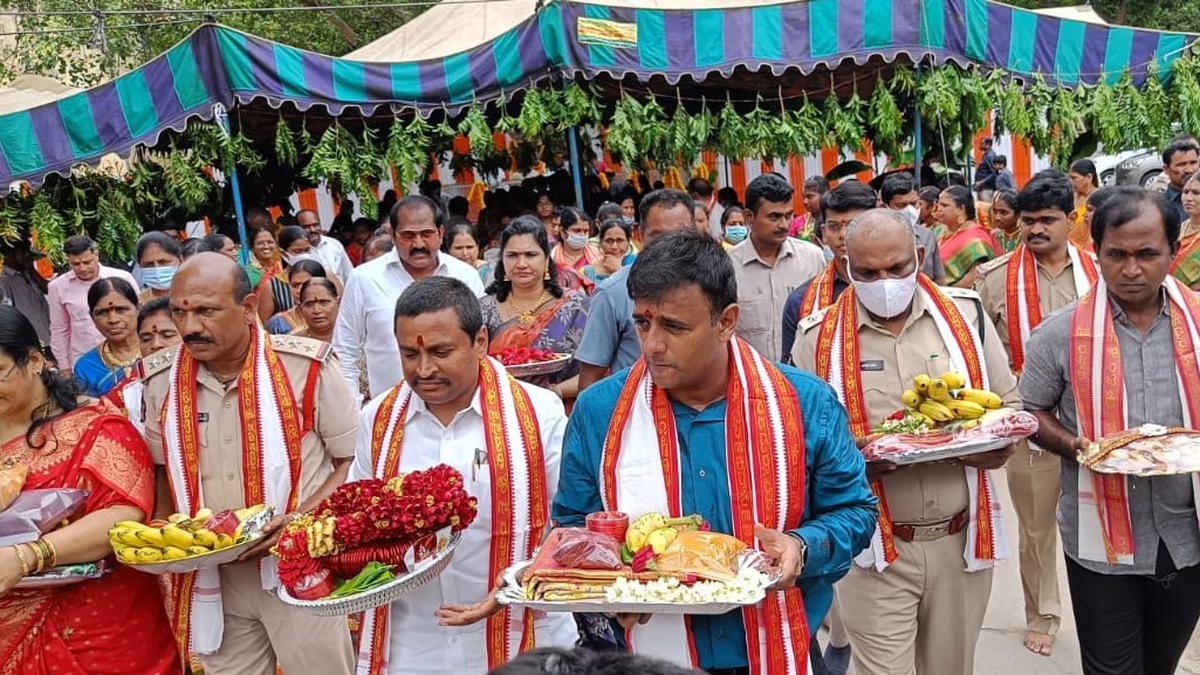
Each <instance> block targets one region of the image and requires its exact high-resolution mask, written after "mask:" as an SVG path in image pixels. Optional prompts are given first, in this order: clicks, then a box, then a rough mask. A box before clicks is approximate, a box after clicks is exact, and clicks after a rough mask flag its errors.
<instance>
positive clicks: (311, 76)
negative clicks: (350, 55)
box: [300, 52, 337, 102]
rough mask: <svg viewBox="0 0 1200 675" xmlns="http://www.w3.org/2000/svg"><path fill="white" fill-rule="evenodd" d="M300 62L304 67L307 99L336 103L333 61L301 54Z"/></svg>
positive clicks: (318, 56)
mask: <svg viewBox="0 0 1200 675" xmlns="http://www.w3.org/2000/svg"><path fill="white" fill-rule="evenodd" d="M300 62H301V63H302V64H303V67H304V84H305V86H306V87H307V88H308V97H309V98H311V99H316V100H324V101H332V102H336V101H337V97H336V96H334V94H333V60H332V59H330V58H329V57H327V56H321V55H320V54H313V53H312V52H301V54H300Z"/></svg>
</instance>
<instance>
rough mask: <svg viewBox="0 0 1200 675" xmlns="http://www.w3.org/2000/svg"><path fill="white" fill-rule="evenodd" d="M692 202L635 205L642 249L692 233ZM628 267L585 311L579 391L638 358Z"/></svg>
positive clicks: (652, 196) (654, 196)
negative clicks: (668, 236) (680, 233)
mask: <svg viewBox="0 0 1200 675" xmlns="http://www.w3.org/2000/svg"><path fill="white" fill-rule="evenodd" d="M695 211H696V209H695V206H694V205H693V202H692V198H691V197H689V196H687V194H686V193H684V192H681V191H679V190H670V189H666V190H655V191H654V192H651V193H649V194H647V195H646V196H645V197H643V198H642V202H641V203H640V204H639V205H638V220H639V222H640V223H641V224H642V241H643V242H644V243H646V244H647V245H648V244H649V243H650V242H652V241H654V238H655V237H659V236H661V235H664V234H666V233H668V232H675V231H676V230H686V229H691V228H694V227H695V226H696V225H695V221H694V218H695ZM629 269H630V268H629V266H628V265H626V266H625V267H622V268H621V269H619V270H617V272H616V273H615V274H613V275H612V276H611V277H609V278H608V279H605V280H604V282H603V283H601V284H600V286H599V288H597V289H596V294H595V295H593V296H592V300H591V303H590V305H589V307H588V320H587V325H586V326H585V327H584V329H583V338H581V339H580V342H579V347H578V348H577V349H576V350H575V360H576V361H578V362H579V391H583V390H584V389H587V388H588V386H590V385H591V384H593V383H595V382H596V381H598V380H599V379H600V378H602V377H604V376H605V374H607V373H615V372H617V371H618V370H621V369H622V368H628V367H629V366H631V365H633V362H634V361H637V360H638V357H640V356H641V355H642V347H641V345H640V344H638V338H637V333H636V332H635V331H634V329H633V319H632V318H631V317H632V316H633V302H632V301H631V300H630V299H629V291H628V290H627V289H626V287H625V284H626V282H628V281H629Z"/></svg>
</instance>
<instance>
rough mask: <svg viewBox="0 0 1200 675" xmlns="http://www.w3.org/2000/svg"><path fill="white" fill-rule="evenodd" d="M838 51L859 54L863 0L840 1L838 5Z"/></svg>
mask: <svg viewBox="0 0 1200 675" xmlns="http://www.w3.org/2000/svg"><path fill="white" fill-rule="evenodd" d="M838 4H839V7H838V21H837V23H838V25H837V32H838V51H840V52H842V53H843V54H845V53H848V52H849V53H853V52H860V51H862V49H863V11H864V8H863V0H842V2H840V3H838Z"/></svg>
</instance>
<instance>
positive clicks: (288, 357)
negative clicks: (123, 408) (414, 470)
mask: <svg viewBox="0 0 1200 675" xmlns="http://www.w3.org/2000/svg"><path fill="white" fill-rule="evenodd" d="M271 344H272V346H273V347H274V348H275V352H276V354H278V355H279V361H280V363H281V364H283V367H284V369H285V370H286V371H287V374H288V380H289V381H290V382H291V385H292V391H293V392H294V393H295V396H296V403H297V405H298V406H299V408H300V410H299V413H300V414H301V415H302V414H303V410H304V409H305V407H304V403H305V402H304V391H305V384H306V382H307V380H308V373H309V367H310V365H311V364H312V363H313V361H314V360H316V361H320V362H321V369H320V372H319V373H318V375H317V378H318V382H317V387H316V407H315V416H314V423H313V430H312V431H311V432H309V433H307V434H305V435H304V436H303V437H302V439H301V449H300V492H299V496H300V501H303V500H305V499H307V498H308V497H309V496H311V495H312V494H313V492H315V491H316V490H317V488H319V487H320V486H321V484H322V483H324V482H325V480H326V479H327V478H328V477H329V475H330V474H331V473H332V472H333V462H332V460H333V459H335V458H336V459H352V458H353V457H354V444H355V441H356V436H357V431H358V412H357V409H356V407H355V403H354V398H353V397H352V396H351V394H350V391H349V390H348V389H347V388H346V381H345V379H344V378H343V377H342V374H341V371H340V369H339V368H338V366H337V362H336V360H335V359H334V357H333V350H332V349H331V348H330V347H329V345H328V344H326V343H324V342H320V341H318V340H311V339H308V338H300V337H294V336H289V335H272V336H271ZM184 348H186V347H184ZM175 352H176V350H175V349H169V350H165V351H162V352H159V353H157V354H153V355H151V356H149V357H147V359H146V360H145V362H144V364H143V368H144V370H145V373H146V379H145V389H144V392H143V395H142V401H143V404H144V405H145V407H146V413H147V414H146V442H147V444H149V446H150V454H151V456H152V457H153V458H154V463H155V464H163V455H164V449H163V448H164V445H163V438H162V424H161V420H160V415H159V411H161V410H162V408H163V405H164V403H165V402H166V400H167V389H168V387H169V386H170V380H171V377H170V372H171V364H172V363H174V361H175ZM197 382H198V386H197V387H196V395H197V409H198V411H199V416H200V424H199V428H200V481H201V486H202V489H203V492H204V505H205V506H207V507H209V508H211V509H215V510H220V509H237V508H242V507H243V506H247V504H246V503H245V498H244V497H243V483H242V445H241V444H242V425H241V415H240V414H239V412H238V387H237V383H236V381H235V382H234V383H233V384H231V385H230V386H229V387H228V388H226V386H225V385H223V384H222V383H221V382H220V381H218V380H217V378H215V377H214V376H213V375H212V373H210V372H209V371H208V369H207V368H205V367H204V365H203V364H201V366H200V369H199V375H198V376H197Z"/></svg>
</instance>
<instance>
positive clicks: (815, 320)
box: [796, 305, 833, 333]
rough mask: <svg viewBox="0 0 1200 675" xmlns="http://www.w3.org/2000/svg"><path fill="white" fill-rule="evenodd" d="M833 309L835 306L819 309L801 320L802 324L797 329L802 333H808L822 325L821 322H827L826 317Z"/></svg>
mask: <svg viewBox="0 0 1200 675" xmlns="http://www.w3.org/2000/svg"><path fill="white" fill-rule="evenodd" d="M831 309H833V305H830V306H828V307H825V308H822V309H818V310H817V311H815V312H813V313H812V314H809V315H808V316H806V317H804V318H803V319H800V323H799V324H798V325H797V326H796V327H797V328H799V329H800V332H801V333H807V332H808V331H810V330H812V329H813V328H814V327H816V326H819V325H821V322H822V321H824V320H825V315H826V314H828V313H829V310H831Z"/></svg>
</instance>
